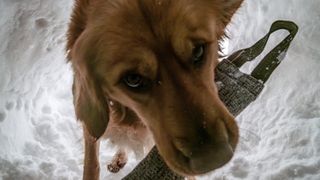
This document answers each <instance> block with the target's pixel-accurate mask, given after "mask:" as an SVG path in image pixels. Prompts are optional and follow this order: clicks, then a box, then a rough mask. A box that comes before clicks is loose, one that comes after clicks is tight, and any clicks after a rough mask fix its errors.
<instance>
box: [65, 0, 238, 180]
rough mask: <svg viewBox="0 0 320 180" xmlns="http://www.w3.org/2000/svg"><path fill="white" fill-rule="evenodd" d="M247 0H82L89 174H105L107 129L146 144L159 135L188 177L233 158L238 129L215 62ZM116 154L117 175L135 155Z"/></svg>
mask: <svg viewBox="0 0 320 180" xmlns="http://www.w3.org/2000/svg"><path fill="white" fill-rule="evenodd" d="M241 2H242V0H197V1H195V0H76V2H75V7H74V11H73V14H72V18H71V22H70V25H69V31H68V42H67V50H68V51H69V53H68V58H69V60H70V61H71V63H72V65H73V69H74V86H73V94H74V105H75V110H76V115H77V118H78V119H79V120H81V122H82V123H83V128H84V138H85V165H84V179H97V178H98V177H99V175H98V174H99V165H98V158H97V153H98V148H99V141H98V139H99V138H100V137H101V136H102V135H103V134H105V135H106V136H107V137H108V138H111V139H112V140H113V141H114V143H116V144H122V146H123V145H126V140H127V139H130V138H131V137H132V138H133V139H134V141H139V142H141V143H133V144H139V146H143V144H145V143H147V142H149V141H148V138H146V137H148V136H149V134H151V135H152V138H153V140H154V142H155V144H156V145H157V148H158V149H159V152H160V154H161V155H162V157H163V158H164V160H165V161H166V163H167V164H168V166H169V167H170V168H172V169H173V170H174V171H176V172H177V173H180V174H182V175H187V176H189V175H197V174H202V173H206V172H208V171H211V170H213V169H216V168H219V167H221V166H222V165H224V164H225V163H227V162H228V161H229V160H230V159H231V157H232V155H233V151H234V149H235V147H236V144H237V141H238V128H237V125H236V123H235V121H234V118H233V117H232V115H231V114H230V113H229V112H228V110H227V109H226V107H225V106H224V105H223V103H222V102H221V101H220V99H219V97H218V93H217V88H216V85H215V84H214V68H215V66H216V65H217V63H218V49H219V46H218V43H219V40H220V39H221V37H222V36H223V35H224V29H225V27H226V25H227V24H228V22H229V21H230V19H231V17H232V15H233V14H234V12H235V11H236V10H237V9H238V7H239V6H240V4H241ZM197 48H198V49H199V50H198V51H197ZM195 49H196V50H195ZM202 51H204V52H202ZM197 53H198V54H200V55H201V58H199V59H197V61H195V60H194V59H195V58H194V57H195V56H196V55H197ZM128 79H129V80H128ZM128 81H130V83H129V85H128ZM131 82H137V84H138V85H139V86H138V87H139V88H137V87H132V83H131ZM139 83H140V84H139ZM137 84H133V85H137ZM108 124H109V125H108ZM117 132H118V133H117ZM119 132H120V133H119ZM120 136H121V138H119V137H120ZM120 139H121V140H120ZM128 146H131V145H130V143H129V145H128ZM116 157H121V158H116V159H115V160H114V162H113V165H112V167H111V168H109V170H111V171H114V172H116V171H118V170H119V169H120V168H121V167H122V166H123V165H124V164H125V161H126V160H125V159H126V158H124V157H125V156H124V152H123V151H122V150H120V151H119V153H118V155H117V156H116ZM117 165H118V166H119V167H114V166H117ZM114 168H119V169H114Z"/></svg>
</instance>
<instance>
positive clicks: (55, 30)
mask: <svg viewBox="0 0 320 180" xmlns="http://www.w3.org/2000/svg"><path fill="white" fill-rule="evenodd" d="M72 5H73V1H72V0H56V1H50V0H28V1H22V0H0V27H1V28H0V42H1V44H0V146H1V148H0V179H3V180H20V179H21V180H29V179H30V180H31V179H32V180H37V179H46V180H51V179H52V180H56V179H59V180H60V179H81V176H82V166H83V148H82V146H83V144H82V133H81V132H82V130H81V127H80V125H79V123H78V122H77V121H76V120H75V115H74V109H73V103H72V93H71V85H72V71H71V68H70V64H67V63H66V58H65V52H64V47H65V39H66V38H65V32H66V29H67V24H68V21H69V17H70V13H71V9H72ZM319 9H320V1H319V0H308V1H306V0H281V1H269V0H246V1H245V2H244V4H243V6H242V7H241V9H240V10H239V11H238V12H237V14H236V15H235V16H234V18H233V20H232V23H231V24H230V26H228V34H229V37H230V39H229V40H226V42H225V49H224V51H225V52H226V53H231V52H233V51H235V50H237V49H240V48H244V47H247V46H249V45H251V44H253V43H254V42H256V41H257V40H258V39H259V38H260V37H262V36H263V35H264V34H265V33H266V32H267V31H268V29H269V27H270V25H271V23H272V22H273V21H275V20H278V19H285V20H292V21H294V22H296V23H297V24H298V25H299V27H300V31H299V33H298V34H297V37H296V39H295V40H294V42H293V44H292V46H291V48H290V49H289V51H288V53H287V57H286V59H285V60H284V61H283V62H282V63H281V65H280V66H279V67H278V68H277V70H276V71H275V72H274V73H273V75H272V76H271V78H270V79H269V81H268V82H267V83H266V87H265V89H264V90H263V92H262V93H261V95H260V96H259V97H258V99H257V100H256V101H255V102H253V103H252V104H251V105H249V107H248V108H247V109H246V110H245V111H243V113H241V114H240V115H239V116H238V117H237V121H238V124H239V127H240V133H241V138H240V143H239V146H238V148H237V151H236V153H235V156H234V158H233V159H232V160H231V161H230V162H229V163H228V164H227V165H225V166H224V167H223V168H221V169H218V170H215V171H213V172H211V173H209V174H206V175H204V176H201V177H197V178H198V179H204V180H205V179H210V180H211V179H213V180H220V179H221V180H222V179H223V180H233V179H249V180H258V179H261V180H286V179H289V180H292V179H294V180H299V179H301V180H302V179H303V180H319V179H320V72H319V69H320V51H319V47H320V11H319ZM285 35H286V33H284V32H282V33H277V34H276V35H275V36H272V38H271V42H270V43H269V45H268V49H270V48H271V47H274V46H275V45H276V43H277V42H278V41H279V39H281V38H283V37H285ZM255 64H256V63H249V64H246V65H245V66H244V67H243V68H242V70H243V71H244V72H250V71H251V70H252V69H253V68H254V65H255ZM114 153H115V148H114V147H112V146H111V145H110V143H109V142H104V143H103V144H102V145H101V155H100V161H101V179H114V180H117V179H121V177H123V176H125V175H126V174H127V173H128V172H130V171H131V169H132V168H133V167H134V166H135V165H136V164H137V163H138V161H139V160H140V159H137V158H135V156H133V155H132V154H131V155H130V158H129V163H128V164H127V166H126V167H125V168H124V169H123V170H121V171H120V172H119V173H117V174H110V173H109V172H107V170H106V164H107V162H109V161H110V160H111V158H112V155H113V154H114Z"/></svg>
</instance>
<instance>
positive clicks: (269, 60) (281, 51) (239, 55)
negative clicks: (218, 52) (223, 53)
mask: <svg viewBox="0 0 320 180" xmlns="http://www.w3.org/2000/svg"><path fill="white" fill-rule="evenodd" d="M281 29H284V30H288V31H289V33H290V34H289V35H288V36H287V37H286V38H285V39H284V40H283V41H281V42H280V43H279V44H278V45H277V46H276V47H275V48H273V49H272V50H271V51H270V52H269V53H268V54H267V55H266V56H265V57H264V58H263V59H262V60H261V62H260V63H259V64H258V65H257V66H256V68H255V69H254V70H253V71H252V73H251V76H253V77H255V78H256V79H258V80H261V81H262V82H266V81H267V80H268V78H269V77H270V75H271V74H272V72H273V71H274V70H275V69H276V67H277V66H278V65H279V64H280V63H281V61H282V60H283V58H284V57H285V56H286V52H287V50H288V48H289V46H290V43H291V41H292V40H293V38H294V37H295V35H296V34H297V32H298V26H297V25H296V24H295V23H294V22H291V21H283V20H279V21H275V22H274V23H273V24H272V26H271V28H270V30H269V32H268V33H267V34H266V35H265V36H264V37H263V38H261V39H260V40H259V41H258V42H256V43H255V44H254V45H253V46H251V47H249V48H245V49H241V50H238V51H236V52H234V53H233V54H232V55H230V56H229V57H228V58H227V59H228V60H229V61H231V62H232V63H234V64H235V65H236V66H237V67H241V66H242V65H243V64H244V63H246V62H248V61H252V60H253V59H255V58H256V57H257V56H259V55H260V54H261V53H262V51H263V50H264V48H265V46H266V44H267V42H268V40H269V37H270V35H271V34H272V33H273V32H275V31H277V30H281Z"/></svg>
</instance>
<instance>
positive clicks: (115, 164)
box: [107, 148, 128, 173]
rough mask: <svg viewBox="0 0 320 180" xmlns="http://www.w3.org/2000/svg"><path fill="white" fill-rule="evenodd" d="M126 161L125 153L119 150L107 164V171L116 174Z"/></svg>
mask: <svg viewBox="0 0 320 180" xmlns="http://www.w3.org/2000/svg"><path fill="white" fill-rule="evenodd" d="M127 161H128V157H127V153H126V151H125V150H124V149H121V148H120V149H119V150H118V151H117V153H116V154H115V155H114V157H113V159H112V162H111V163H110V164H108V166H107V167H108V170H109V171H110V172H112V173H117V172H119V171H120V169H122V168H123V167H124V166H125V165H126V163H127Z"/></svg>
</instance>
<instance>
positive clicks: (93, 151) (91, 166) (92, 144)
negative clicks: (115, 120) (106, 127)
mask: <svg viewBox="0 0 320 180" xmlns="http://www.w3.org/2000/svg"><path fill="white" fill-rule="evenodd" d="M83 134H84V141H85V155H84V170H83V180H98V179H99V175H100V173H99V170H100V168H99V156H98V154H99V145H100V142H99V141H98V140H97V139H95V138H93V137H92V136H90V134H89V132H88V131H87V130H86V128H85V126H84V127H83Z"/></svg>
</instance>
